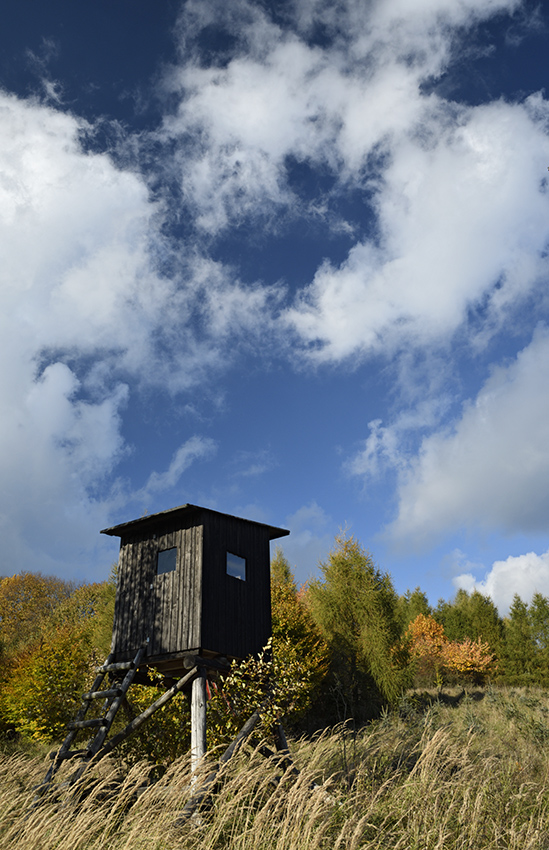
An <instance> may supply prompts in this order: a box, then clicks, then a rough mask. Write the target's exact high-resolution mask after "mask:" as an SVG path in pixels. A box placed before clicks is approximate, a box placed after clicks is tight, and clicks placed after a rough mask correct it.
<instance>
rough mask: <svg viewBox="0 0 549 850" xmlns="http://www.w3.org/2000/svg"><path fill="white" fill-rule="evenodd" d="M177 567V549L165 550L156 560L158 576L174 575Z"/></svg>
mask: <svg viewBox="0 0 549 850" xmlns="http://www.w3.org/2000/svg"><path fill="white" fill-rule="evenodd" d="M176 567H177V547H175V548H174V549H163V550H162V551H161V552H159V553H158V555H157V558H156V575H157V576H161V575H163V574H164V573H173V572H174V570H175V568H176Z"/></svg>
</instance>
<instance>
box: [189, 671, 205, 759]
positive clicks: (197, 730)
mask: <svg viewBox="0 0 549 850" xmlns="http://www.w3.org/2000/svg"><path fill="white" fill-rule="evenodd" d="M205 753H206V671H205V670H204V668H200V669H199V675H198V676H197V677H196V679H194V680H193V684H192V690H191V771H192V772H193V773H194V771H195V770H196V768H197V767H198V765H199V764H200V762H201V760H202V759H203V757H204V755H205Z"/></svg>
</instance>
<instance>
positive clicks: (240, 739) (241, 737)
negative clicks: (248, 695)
mask: <svg viewBox="0 0 549 850" xmlns="http://www.w3.org/2000/svg"><path fill="white" fill-rule="evenodd" d="M259 720H260V714H259V711H258V710H256V711H254V713H253V714H252V716H251V717H250V718H248V720H247V721H246V723H245V724H244V726H243V727H242V729H241V730H240V732H239V733H238V735H237V736H236V738H235V739H234V741H233V742H232V743H231V744H229V746H228V747H227V749H226V750H225V752H224V753H223V755H222V756H221V758H220V759H219V763H218V765H217V767H216V768H215V769H214V770H212V771H211V773H209V774H208V775H207V777H206V779H205V780H204V782H203V783H202V785H201V786H200V788H198V790H197V791H196V792H195V793H194V794H193V796H192V797H191V799H190V800H189V802H188V803H187V805H186V806H185V808H184V809H183V811H182V812H181V813H180V815H179V817H178V818H177V821H176V823H178V824H181V823H184V821H185V820H186V819H187V818H189V817H190V816H191V815H192V813H193V812H194V810H195V809H196V808H197V806H199V805H200V804H201V803H203V802H204V800H205V799H206V797H207V796H208V794H209V792H210V789H211V788H212V786H213V784H214V782H215V781H216V779H217V774H218V773H219V769H220V768H221V766H222V765H224V764H227V762H228V761H229V760H230V759H231V758H232V756H234V754H235V753H236V752H237V751H238V749H239V747H240V746H241V745H242V744H243V743H244V741H245V740H246V738H248V737H249V736H250V735H251V734H252V732H253V730H254V729H255V727H256V725H257V723H258V722H259Z"/></svg>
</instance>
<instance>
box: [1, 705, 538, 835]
mask: <svg viewBox="0 0 549 850" xmlns="http://www.w3.org/2000/svg"><path fill="white" fill-rule="evenodd" d="M475 696H476V697H477V698H475ZM479 696H481V697H482V698H481V699H478V697H479ZM292 751H293V753H294V757H295V760H296V762H297V763H298V765H299V766H300V767H301V768H302V772H301V774H300V776H299V777H298V778H297V779H296V778H295V777H293V776H292V775H291V774H289V773H286V774H283V773H282V771H280V770H278V769H277V768H276V766H275V765H273V764H272V763H269V762H267V761H266V760H265V759H264V758H263V757H262V756H261V755H260V754H259V752H258V751H253V750H251V749H248V750H246V751H245V752H242V753H241V754H240V755H239V756H238V757H237V758H236V759H235V760H234V761H233V763H231V764H230V765H229V767H228V769H227V770H226V772H225V774H224V776H223V777H222V780H221V781H220V782H219V784H218V787H217V789H216V793H215V794H214V795H213V797H212V799H211V802H210V804H209V806H208V807H207V808H204V809H203V810H201V811H200V813H198V815H197V816H195V817H193V818H192V819H191V820H186V821H185V822H181V818H180V813H181V811H182V809H183V807H184V805H185V802H186V801H187V800H188V798H189V780H190V776H189V769H188V764H187V763H185V762H180V763H177V764H174V765H172V767H171V768H170V770H169V771H168V772H167V773H166V774H165V775H164V776H163V778H162V779H161V780H160V781H158V782H156V783H155V784H151V785H149V786H146V778H147V774H148V767H147V766H146V765H138V766H136V767H134V768H132V769H131V770H130V772H129V773H126V774H121V772H120V765H117V764H116V763H115V762H114V761H113V762H110V763H108V762H107V761H105V762H104V763H103V764H102V765H101V766H100V768H98V770H97V772H96V774H95V775H93V776H92V775H91V773H90V776H89V777H88V781H87V789H86V791H87V793H86V796H85V797H84V798H83V799H82V800H81V801H80V803H79V804H78V805H76V803H75V801H74V800H71V799H70V798H69V799H65V800H63V799H62V797H61V799H59V800H58V801H57V802H52V801H48V800H44V801H43V802H42V803H41V804H40V805H38V806H37V807H35V808H31V803H32V799H33V791H32V787H33V785H35V784H37V783H38V782H39V781H40V780H41V779H42V778H43V775H44V772H45V763H44V760H43V759H40V758H37V757H36V756H29V755H22V754H19V755H17V754H14V755H10V756H5V757H4V759H3V760H2V761H1V762H0V770H1V771H2V781H1V786H0V843H1V846H2V847H3V848H5V850H11V848H13V850H15V848H17V850H25V848H27V847H28V848H32V850H50V848H56V850H97V849H98V848H109V850H122V848H128V850H129V848H131V850H140V848H143V850H144V848H147V850H161V848H162V850H164V849H165V850H168V848H170V850H172V848H189V850H190V848H193V850H221V848H223V850H226V848H235V850H237V849H238V850H240V848H242V850H244V848H245V850H313V849H314V850H317V848H318V850H320V848H329V849H330V850H358V849H359V848H361V850H362V849H363V850H367V849H368V850H370V848H371V850H374V848H376V850H382V848H383V850H389V848H390V849H391V850H399V848H401V850H415V848H417V850H435V848H441V849H442V848H444V850H458V848H460V850H462V849H463V850H485V848H486V850H488V848H506V850H512V849H513V848H516V850H534V848H535V850H544V848H545V850H549V694H548V693H547V692H543V691H534V690H516V689H515V690H512V691H511V690H501V691H495V690H493V691H492V690H488V691H486V692H483V693H482V694H476V695H475V694H473V695H472V696H469V697H466V698H464V699H462V700H461V701H460V702H459V704H457V705H445V704H443V703H437V702H434V703H433V704H432V705H431V706H430V707H428V706H426V701H425V699H418V697H417V695H410V696H409V698H408V699H407V700H406V701H404V702H403V704H402V706H401V712H400V714H398V715H391V716H386V717H384V718H382V719H381V720H380V721H378V722H377V723H375V724H372V725H370V726H368V727H367V728H365V729H363V730H360V731H359V732H357V733H353V731H352V730H351V729H350V728H349V727H347V728H340V729H336V730H333V731H332V732H330V733H329V734H324V735H321V736H318V738H317V739H315V740H310V739H309V740H306V739H302V740H300V741H296V742H294V743H293V744H292ZM121 777H123V778H121ZM313 783H316V786H317V787H316V788H314V790H313V788H312V785H313Z"/></svg>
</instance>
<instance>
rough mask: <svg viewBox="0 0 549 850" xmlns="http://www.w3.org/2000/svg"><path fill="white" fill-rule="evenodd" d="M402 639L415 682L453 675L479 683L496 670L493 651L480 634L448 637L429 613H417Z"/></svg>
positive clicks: (420, 683) (439, 681)
mask: <svg viewBox="0 0 549 850" xmlns="http://www.w3.org/2000/svg"><path fill="white" fill-rule="evenodd" d="M406 641H407V644H408V648H409V653H410V658H411V665H412V670H413V674H414V683H415V685H416V686H423V687H424V686H426V685H429V684H435V685H436V686H437V687H438V688H441V687H442V685H443V683H444V682H445V681H448V680H449V679H455V680H457V681H460V682H462V683H463V684H467V683H469V682H473V683H474V684H482V683H483V682H484V680H485V679H486V677H487V676H488V675H489V674H490V673H493V672H494V671H495V670H496V667H497V662H496V657H495V655H494V653H493V652H492V651H491V649H490V646H489V645H488V644H487V643H486V642H482V641H481V640H480V638H478V639H477V640H476V641H473V640H471V638H468V637H466V638H464V639H463V640H462V641H449V640H448V638H447V636H446V634H445V632H444V628H443V626H442V625H441V624H440V623H437V622H436V620H435V619H434V618H433V617H430V616H426V615H424V614H418V616H417V617H416V619H415V620H413V621H412V622H411V623H410V625H409V626H408V629H407V632H406Z"/></svg>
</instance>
